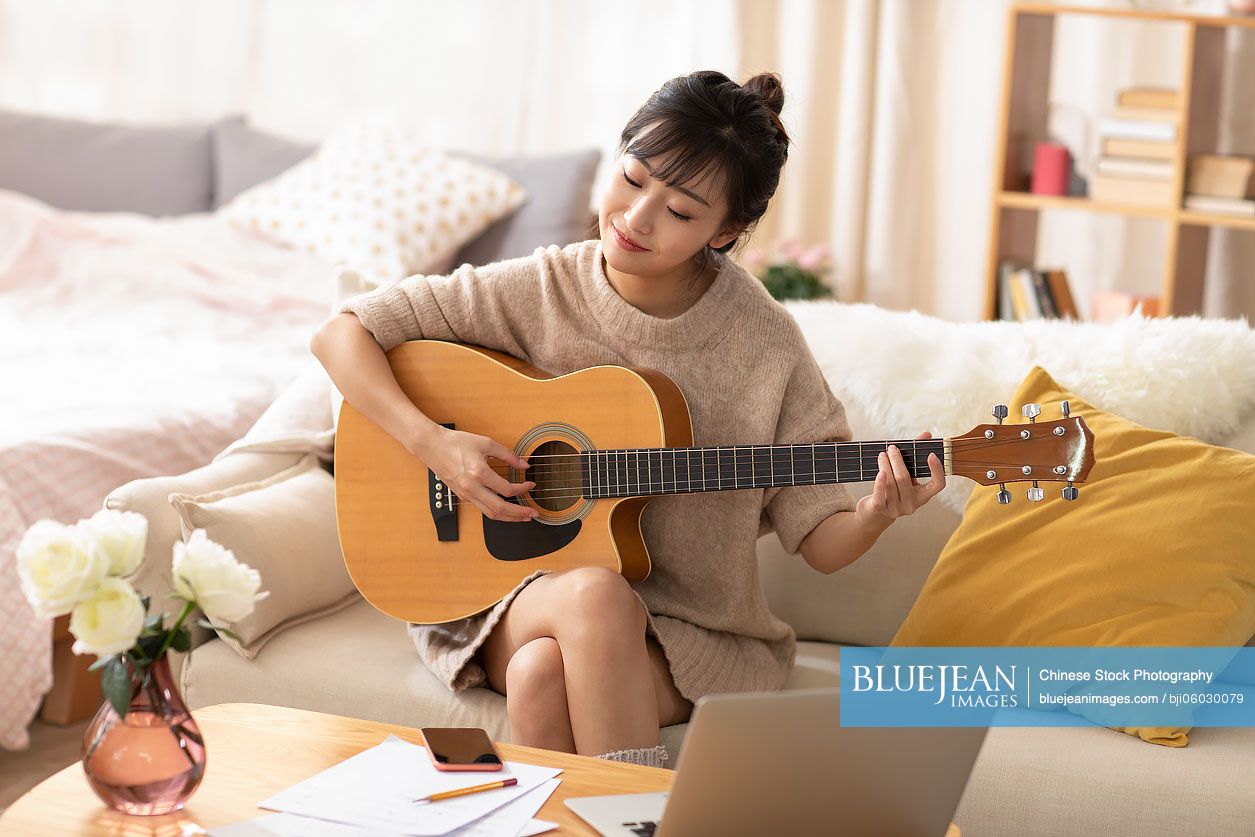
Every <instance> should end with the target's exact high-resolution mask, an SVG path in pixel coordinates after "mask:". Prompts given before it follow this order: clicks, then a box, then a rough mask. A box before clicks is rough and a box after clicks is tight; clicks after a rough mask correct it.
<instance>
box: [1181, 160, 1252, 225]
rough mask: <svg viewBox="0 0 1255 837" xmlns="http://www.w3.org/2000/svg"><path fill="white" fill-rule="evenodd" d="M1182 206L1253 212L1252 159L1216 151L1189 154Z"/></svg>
mask: <svg viewBox="0 0 1255 837" xmlns="http://www.w3.org/2000/svg"><path fill="white" fill-rule="evenodd" d="M1185 208H1186V209H1196V210H1198V211H1199V212H1222V213H1223V212H1231V213H1234V214H1237V215H1255V159H1252V158H1250V157H1222V156H1220V155H1217V154H1200V155H1198V156H1197V157H1191V158H1190V166H1189V170H1188V172H1187V177H1186V181H1185Z"/></svg>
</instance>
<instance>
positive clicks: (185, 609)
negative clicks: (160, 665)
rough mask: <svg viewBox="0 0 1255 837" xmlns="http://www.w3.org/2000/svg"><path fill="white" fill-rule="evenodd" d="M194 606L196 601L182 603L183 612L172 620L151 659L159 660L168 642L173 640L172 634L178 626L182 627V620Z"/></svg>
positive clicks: (168, 645)
mask: <svg viewBox="0 0 1255 837" xmlns="http://www.w3.org/2000/svg"><path fill="white" fill-rule="evenodd" d="M195 606H196V602H187V603H186V604H184V605H183V612H182V613H180V614H179V618H178V619H175V620H174V625H173V626H172V627H171V628H170V630H169V631H168V632H167V633H166V638H165V640H163V641H162V643H161V647H160V648H158V649H157V653H156V654H154V655H153V660H154V661H156V660H160V659H161V657H162V655H163V654H165V653H166V649H167V648H169V647H170V643H171V642H174V635H175V634H176V633H178V631H179V628H181V627H183V620H184V619H186V618H187V617H188V614H190V613H191V612H192V608H194V607H195Z"/></svg>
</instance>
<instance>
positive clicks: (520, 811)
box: [209, 779, 562, 837]
mask: <svg viewBox="0 0 1255 837" xmlns="http://www.w3.org/2000/svg"><path fill="white" fill-rule="evenodd" d="M560 781H562V780H561V779H550V780H548V781H546V782H542V783H541V784H539V785H537V786H536V787H534V788H532V789H531V790H530V791H528V792H527V793H525V794H523V795H522V796H520V797H519V798H518V799H516V800H514V801H513V802H510V803H507V804H505V805H502V806H501V807H500V808H498V809H497V810H495V811H493V812H492V813H490V814H488V815H487V816H485V817H482V818H480V819H478V820H476V821H475V822H473V823H471V824H469V825H466V826H464V827H462V828H459V829H456V830H454V831H451V832H449V834H448V835H446V837H522V835H525V834H526V835H532V834H543V833H544V832H546V831H550V830H552V829H553V828H556V827H557V823H550V822H548V821H546V820H533V819H532V815H533V814H535V813H536V812H537V811H539V810H540V809H541V807H542V806H543V805H544V804H545V800H547V799H548V798H549V796H550V795H551V794H552V793H553V791H554V789H555V788H557V787H558V783H559V782H560ZM209 834H210V837H400V835H384V834H383V833H382V832H378V831H373V830H371V829H368V828H361V827H359V826H356V825H348V824H346V823H340V822H330V821H328V820H320V819H315V818H313V817H303V816H300V815H299V814H270V815H269V816H265V817H258V818H257V819H255V820H249V821H247V822H240V823H233V824H231V825H227V826H223V827H221V828H215V829H212V830H211V831H210V832H209Z"/></svg>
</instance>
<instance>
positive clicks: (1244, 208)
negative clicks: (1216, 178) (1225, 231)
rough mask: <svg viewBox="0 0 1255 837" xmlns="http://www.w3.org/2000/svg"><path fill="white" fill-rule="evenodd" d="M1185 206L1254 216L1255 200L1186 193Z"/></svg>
mask: <svg viewBox="0 0 1255 837" xmlns="http://www.w3.org/2000/svg"><path fill="white" fill-rule="evenodd" d="M1185 208H1186V209H1193V210H1195V211H1197V212H1219V213H1224V214H1232V215H1251V216H1255V200H1247V199H1242V198H1217V197H1213V196H1212V195H1186V196H1185Z"/></svg>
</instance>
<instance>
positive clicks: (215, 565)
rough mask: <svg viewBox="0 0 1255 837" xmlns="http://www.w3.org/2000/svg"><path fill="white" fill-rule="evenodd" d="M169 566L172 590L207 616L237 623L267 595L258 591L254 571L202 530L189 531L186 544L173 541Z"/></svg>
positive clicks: (259, 584)
mask: <svg viewBox="0 0 1255 837" xmlns="http://www.w3.org/2000/svg"><path fill="white" fill-rule="evenodd" d="M172 569H173V572H174V591H175V593H177V594H178V595H179V596H181V597H182V598H184V599H187V600H188V601H195V602H196V603H197V604H198V605H200V609H201V610H203V611H205V615H206V616H208V617H209V618H210V619H217V620H219V621H222V622H236V621H238V620H240V619H243V618H244V617H245V616H248V615H249V614H250V613H252V612H253V608H254V607H255V606H256V604H257V602H259V601H261V600H262V599H264V598H265V597H266V596H268V595H270V594H269V593H258V592H257V588H258V587H260V586H261V576H260V575H259V574H258V572H257V570H255V569H253V568H252V567H250V566H249V565H248V564H241V563H240V562H239V561H237V560H236V559H235V555H234V554H233V553H232V552H231V550H229V549H226V548H225V547H223V546H222V545H221V544H217V543H214V542H213V541H211V540H209V538H208V537H207V536H206V535H205V530H204V529H197V530H195V531H194V532H192V537H190V538H188V540H187V543H183V542H182V541H175V544H174V563H173V565H172Z"/></svg>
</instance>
